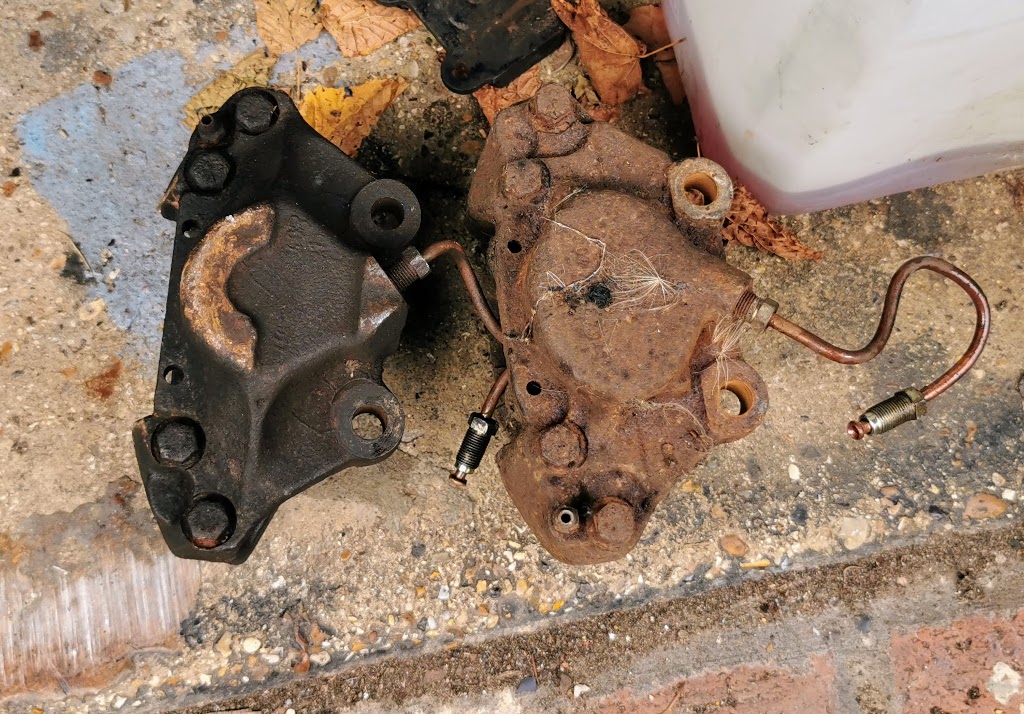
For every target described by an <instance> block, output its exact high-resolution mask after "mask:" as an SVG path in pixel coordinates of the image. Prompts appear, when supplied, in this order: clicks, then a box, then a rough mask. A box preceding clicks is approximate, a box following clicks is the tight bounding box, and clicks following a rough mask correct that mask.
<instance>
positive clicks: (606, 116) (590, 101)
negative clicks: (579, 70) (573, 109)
mask: <svg viewBox="0 0 1024 714" xmlns="http://www.w3.org/2000/svg"><path fill="white" fill-rule="evenodd" d="M572 96H574V97H576V100H577V101H578V102H579V103H580V104H582V105H583V108H584V109H586V110H587V113H588V114H590V116H591V117H593V118H594V121H603V122H611V121H615V120H616V119H618V118H619V117H620V116H622V107H613V106H611V105H608V104H602V103H601V99H600V98H599V97H598V96H597V92H595V91H594V85H592V84H591V83H590V80H589V79H587V78H586V77H585V76H584V75H582V74H579V75H576V81H575V82H574V83H573V86H572Z"/></svg>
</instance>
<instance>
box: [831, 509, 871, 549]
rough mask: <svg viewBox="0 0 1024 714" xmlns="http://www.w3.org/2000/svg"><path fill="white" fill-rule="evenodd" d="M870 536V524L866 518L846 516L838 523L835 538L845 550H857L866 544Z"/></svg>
mask: <svg viewBox="0 0 1024 714" xmlns="http://www.w3.org/2000/svg"><path fill="white" fill-rule="evenodd" d="M869 535H871V524H870V523H869V522H868V519H867V518H862V517H860V516H847V517H846V518H843V519H842V520H841V521H840V522H839V532H838V533H837V536H838V537H839V540H840V541H841V542H842V544H843V547H844V548H846V549H847V550H857V549H858V548H860V547H861V546H862V545H864V544H865V543H867V541H868V536H869Z"/></svg>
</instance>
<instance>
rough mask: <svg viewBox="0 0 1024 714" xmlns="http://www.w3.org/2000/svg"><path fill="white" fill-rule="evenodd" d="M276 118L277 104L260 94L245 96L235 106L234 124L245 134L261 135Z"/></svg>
mask: <svg viewBox="0 0 1024 714" xmlns="http://www.w3.org/2000/svg"><path fill="white" fill-rule="evenodd" d="M276 118H277V104H275V103H274V101H273V100H272V99H271V98H270V97H268V96H267V95H266V94H263V93H262V92H254V93H252V94H246V95H245V96H244V97H242V98H241V99H239V100H238V104H236V105H235V124H236V125H237V126H238V128H239V129H241V130H242V131H244V132H245V133H246V134H262V133H263V132H265V131H266V130H267V129H269V128H270V127H271V125H273V123H274V119H276Z"/></svg>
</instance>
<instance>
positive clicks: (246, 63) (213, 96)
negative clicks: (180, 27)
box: [183, 50, 277, 129]
mask: <svg viewBox="0 0 1024 714" xmlns="http://www.w3.org/2000/svg"><path fill="white" fill-rule="evenodd" d="M275 64H277V57H274V56H273V55H271V56H270V57H268V56H267V55H266V54H265V53H264V52H263V50H257V51H256V52H253V53H252V54H251V55H248V56H247V57H245V58H244V59H243V60H242V61H241V62H239V63H238V64H236V65H235V66H234V67H232V68H231V69H229V70H225V71H224V72H221V73H220V74H219V75H217V77H216V78H215V79H214V80H213V81H212V82H210V83H209V84H207V85H206V86H205V87H203V88H202V89H201V90H199V93H198V94H196V95H195V96H194V97H192V99H190V100H189V102H188V104H186V105H185V119H184V120H183V121H184V122H185V126H187V127H188V128H189V129H195V128H196V126H197V125H198V124H199V120H200V119H202V118H203V115H204V114H210V113H212V112H215V111H217V110H218V109H220V106H221V104H223V103H224V102H225V101H227V99H228V98H229V97H230V96H231V95H232V94H234V93H235V92H237V91H238V90H240V89H245V88H246V87H256V86H258V87H266V86H267V83H268V82H270V72H271V70H273V69H274V65H275Z"/></svg>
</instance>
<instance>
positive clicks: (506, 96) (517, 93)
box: [473, 66, 541, 124]
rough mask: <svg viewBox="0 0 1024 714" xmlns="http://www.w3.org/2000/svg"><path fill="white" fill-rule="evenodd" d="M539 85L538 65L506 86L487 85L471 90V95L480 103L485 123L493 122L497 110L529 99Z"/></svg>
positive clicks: (535, 92)
mask: <svg viewBox="0 0 1024 714" xmlns="http://www.w3.org/2000/svg"><path fill="white" fill-rule="evenodd" d="M540 85H541V79H540V67H539V66H535V67H534V68H533V69H531V70H529V71H528V72H526V73H525V74H523V75H522V76H520V77H519V78H518V79H516V80H515V81H514V82H512V83H511V84H510V85H508V86H507V87H502V88H500V89H499V88H498V87H492V86H490V85H487V86H486V87H480V89H478V90H476V91H475V92H473V96H474V97H476V100H477V102H479V103H480V109H482V110H483V112H484V116H485V117H487V123H488V124H493V123H494V117H496V116H497V115H498V112H500V111H501V110H502V109H505V108H507V107H511V106H512V105H513V104H519V102H525V101H526V100H527V99H530V98H531V97H533V96H534V95H536V94H537V91H538V90H539V89H540Z"/></svg>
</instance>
